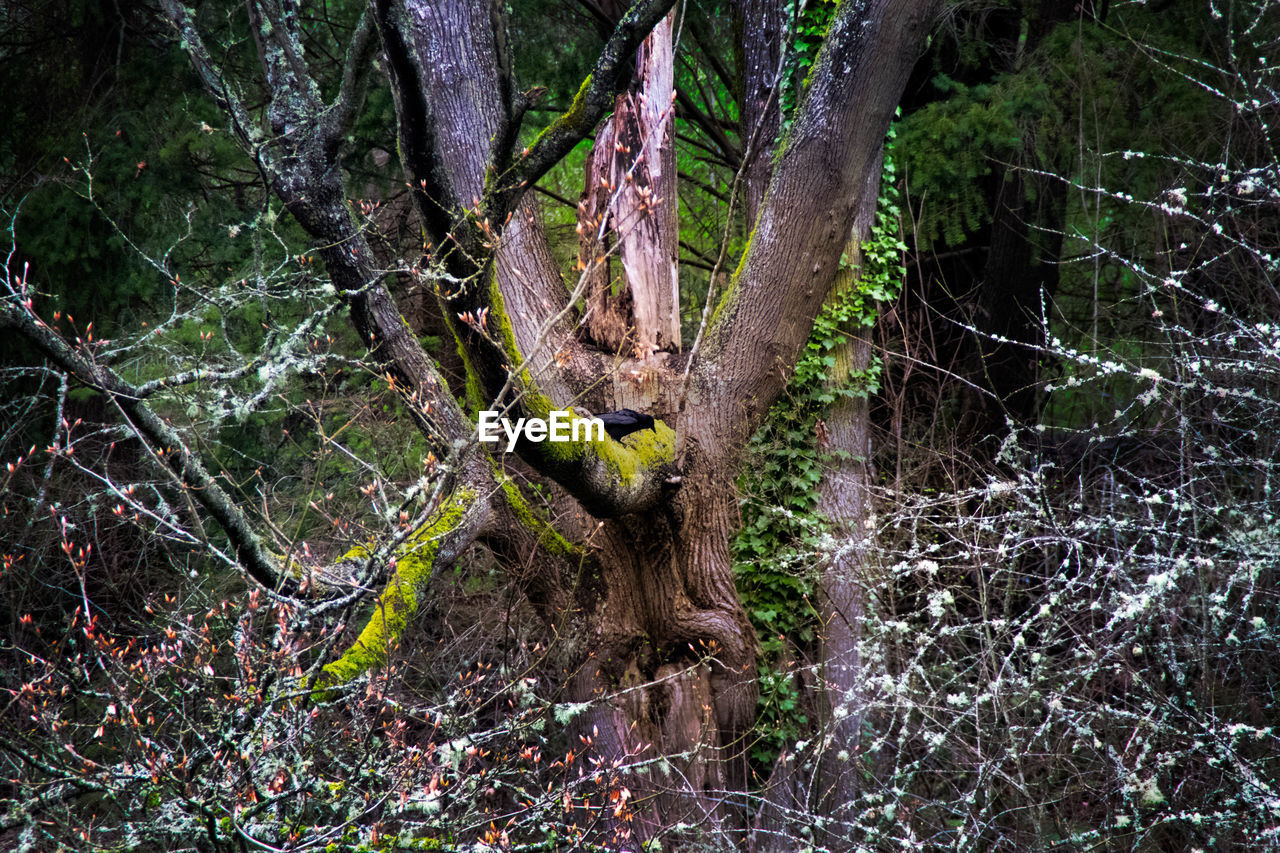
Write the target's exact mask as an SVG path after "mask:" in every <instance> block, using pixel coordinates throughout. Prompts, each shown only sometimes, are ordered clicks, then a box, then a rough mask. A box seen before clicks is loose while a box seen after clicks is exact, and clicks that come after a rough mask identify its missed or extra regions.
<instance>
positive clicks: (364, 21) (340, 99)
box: [329, 8, 378, 137]
mask: <svg viewBox="0 0 1280 853" xmlns="http://www.w3.org/2000/svg"><path fill="white" fill-rule="evenodd" d="M377 48H378V31H377V28H376V27H375V26H374V21H373V14H372V13H371V12H370V11H369V9H368V8H365V10H364V11H363V12H361V13H360V21H359V22H358V23H357V24H356V29H355V32H354V33H352V34H351V43H350V44H349V45H347V56H346V61H345V63H344V64H343V67H342V84H341V86H340V87H339V88H338V95H337V97H336V98H335V99H334V101H333V104H331V105H330V107H329V109H330V124H331V132H332V133H333V134H334V135H335V136H338V137H341V136H343V135H345V134H346V132H347V131H348V130H350V128H351V124H352V122H354V121H355V116H356V113H357V112H358V111H359V110H360V104H361V103H362V102H363V100H364V94H365V90H366V89H367V88H368V85H369V78H370V76H371V75H372V72H373V56H374V52H375V51H376V50H377Z"/></svg>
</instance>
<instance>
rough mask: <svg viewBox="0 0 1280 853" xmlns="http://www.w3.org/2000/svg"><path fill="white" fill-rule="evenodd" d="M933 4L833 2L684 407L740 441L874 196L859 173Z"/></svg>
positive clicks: (883, 127)
mask: <svg viewBox="0 0 1280 853" xmlns="http://www.w3.org/2000/svg"><path fill="white" fill-rule="evenodd" d="M937 8H938V2H937V0H873V2H869V3H865V4H859V3H846V4H843V5H841V6H840V7H839V10H838V11H837V13H836V17H835V20H834V21H833V22H832V25H831V29H830V31H829V33H828V35H827V39H826V42H825V43H824V45H823V48H822V50H821V52H820V53H819V55H818V59H817V61H816V63H815V68H814V71H813V73H812V75H811V78H810V83H809V87H808V89H807V91H806V93H805V97H804V101H803V103H802V104H801V106H800V110H799V112H798V114H797V116H796V120H795V123H794V125H793V127H792V129H791V132H790V133H789V135H788V137H787V141H786V148H785V149H784V151H783V153H782V156H781V158H780V159H779V162H778V164H777V166H776V167H775V168H774V173H773V176H772V179H771V181H770V184H769V193H768V196H767V197H766V199H765V204H764V207H763V208H762V210H761V212H760V215H759V221H758V222H757V224H756V227H755V229H754V231H753V233H752V238H751V242H750V245H749V247H748V249H747V252H746V255H745V256H744V257H743V260H742V263H741V264H740V266H739V268H738V270H737V272H736V273H735V275H734V278H733V281H732V283H731V285H730V288H729V290H728V292H727V293H726V294H725V295H724V296H723V297H722V299H721V300H720V303H719V305H718V306H717V308H716V312H715V314H714V315H713V316H712V318H711V325H710V328H709V331H708V335H707V340H706V342H705V346H704V348H703V350H702V352H701V353H700V354H699V356H700V359H701V360H700V363H699V365H698V367H697V370H696V380H695V382H694V385H695V386H697V387H696V389H693V388H691V400H690V402H691V403H692V404H694V405H696V406H702V407H708V406H710V407H713V408H714V409H715V410H716V411H721V412H732V413H734V415H733V416H728V415H726V416H725V417H726V418H729V417H732V420H726V421H724V422H722V423H718V424H716V425H714V426H711V427H710V428H711V429H713V430H719V431H725V430H729V431H732V432H734V433H735V438H736V439H737V440H739V441H742V440H745V437H746V436H748V435H750V434H751V432H753V431H754V430H755V428H756V426H757V425H758V424H759V422H760V419H761V418H762V417H763V416H764V414H765V412H767V410H768V407H769V405H770V404H771V403H772V402H773V400H774V399H776V398H777V395H778V394H779V393H781V390H782V388H783V387H784V386H785V383H786V379H787V376H788V374H789V372H790V370H791V368H792V366H793V365H794V364H795V360H796V358H797V356H798V354H799V352H800V348H801V347H802V346H803V345H804V342H805V341H806V340H807V338H808V335H809V331H810V329H811V328H812V326H813V320H814V317H815V316H816V315H817V312H818V311H819V309H820V308H821V306H822V302H823V300H824V299H825V298H826V295H827V291H828V289H829V288H830V287H831V284H832V282H833V281H834V280H835V274H836V271H837V268H838V264H839V260H840V255H841V252H842V251H843V250H844V247H845V245H846V243H847V240H848V238H849V230H850V228H851V226H852V223H853V219H854V211H855V210H856V209H857V208H858V206H859V204H860V203H861V201H862V200H863V196H864V195H865V194H866V193H867V192H875V189H874V187H875V184H874V183H869V182H868V180H867V177H868V175H871V174H873V172H874V170H875V169H877V168H878V158H879V156H880V151H881V149H882V147H883V140H884V135H885V133H886V132H887V131H888V127H889V121H890V119H891V118H892V116H893V110H894V107H895V106H896V105H897V103H898V99H899V98H900V97H901V93H902V89H903V86H904V85H905V80H906V78H907V76H908V74H909V72H910V70H911V67H912V65H913V64H914V62H915V59H916V57H917V56H918V54H919V52H920V49H921V48H922V46H923V37H924V33H925V31H926V29H927V28H928V26H929V25H931V23H932V21H933V19H934V16H935V14H936V10H937ZM868 186H870V187H871V189H868Z"/></svg>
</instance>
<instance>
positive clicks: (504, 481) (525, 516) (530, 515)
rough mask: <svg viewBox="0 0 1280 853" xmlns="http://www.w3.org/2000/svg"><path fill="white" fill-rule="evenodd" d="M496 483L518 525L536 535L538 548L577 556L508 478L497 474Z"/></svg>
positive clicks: (567, 541)
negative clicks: (500, 488) (499, 486)
mask: <svg viewBox="0 0 1280 853" xmlns="http://www.w3.org/2000/svg"><path fill="white" fill-rule="evenodd" d="M498 483H499V484H500V485H501V486H502V491H503V493H504V494H505V495H506V496H507V503H508V504H509V505H510V506H511V509H512V511H513V512H514V513H515V514H516V518H518V519H520V523H521V524H523V525H524V526H525V527H527V528H528V529H529V530H532V531H533V532H534V533H536V534H538V545H539V547H541V548H543V549H544V550H546V551H547V552H549V553H552V554H559V555H560V556H563V557H572V556H575V555H576V554H577V549H576V548H574V547H573V545H572V544H570V543H569V540H567V539H565V538H564V537H563V536H561V535H560V533H559V532H558V531H557V530H556V529H555V528H554V527H552V526H551V525H550V524H549V523H547V521H546V520H544V519H543V518H541V517H540V516H539V515H538V513H537V512H535V511H534V509H533V507H531V506H529V502H528V501H526V500H525V499H524V495H522V494H520V489H519V488H518V487H517V486H516V484H515V483H514V482H513V481H512V480H511V478H510V477H508V476H506V475H503V474H499V475H498Z"/></svg>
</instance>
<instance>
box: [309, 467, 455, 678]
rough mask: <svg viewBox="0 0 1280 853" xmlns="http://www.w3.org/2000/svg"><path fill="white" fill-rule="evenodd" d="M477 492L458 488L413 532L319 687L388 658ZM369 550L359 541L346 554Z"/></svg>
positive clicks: (358, 554)
mask: <svg viewBox="0 0 1280 853" xmlns="http://www.w3.org/2000/svg"><path fill="white" fill-rule="evenodd" d="M475 497H476V493H475V491H474V490H472V489H463V490H461V491H459V492H458V493H457V494H455V495H453V496H452V497H450V498H449V500H448V501H446V502H445V503H444V505H443V506H441V507H440V509H439V510H438V511H437V512H436V514H435V515H434V516H433V517H432V520H431V521H429V522H427V523H426V524H424V525H423V526H422V527H420V528H419V529H418V530H416V531H414V533H413V535H412V536H411V537H410V538H409V540H408V541H407V542H405V543H404V545H403V546H402V547H401V548H400V550H399V552H398V553H397V555H396V570H395V573H394V574H393V575H392V576H391V580H390V581H388V582H387V586H386V588H385V589H383V591H382V595H381V596H380V597H379V599H378V603H377V605H375V607H374V610H373V615H372V616H370V617H369V622H368V623H367V624H366V625H365V626H364V630H363V631H361V632H360V636H359V638H358V639H357V640H356V641H355V643H353V644H352V645H351V648H349V649H347V651H346V652H345V653H343V655H342V657H340V658H338V659H337V660H336V661H334V662H333V663H331V664H329V665H328V666H326V667H325V668H324V671H323V673H322V674H321V676H320V678H319V679H318V683H317V687H318V688H321V689H322V688H325V687H332V686H334V685H338V684H345V683H346V682H348V681H350V680H351V679H353V678H355V677H356V676H358V675H360V674H361V673H363V672H365V671H367V670H369V669H370V668H372V667H375V666H378V665H380V664H382V663H385V662H386V660H387V652H388V651H389V649H390V648H391V646H392V645H393V644H395V642H396V641H397V640H399V638H400V636H401V634H403V633H404V629H405V627H406V626H407V625H408V624H409V619H410V618H411V617H412V616H413V614H414V613H416V612H417V609H418V595H419V594H420V593H421V591H422V590H423V589H424V588H425V587H426V585H427V581H429V580H430V579H431V572H432V570H433V569H434V568H435V557H436V552H437V551H439V550H440V537H441V536H444V535H445V534H446V533H448V532H449V531H451V530H453V529H454V528H456V527H457V526H458V524H459V522H460V521H461V520H462V516H463V514H464V513H465V512H466V510H467V507H468V506H469V505H470V504H471V502H472V501H474V500H475ZM367 555H368V550H367V549H366V548H365V547H364V546H357V547H355V548H353V549H351V550H350V551H349V552H347V555H346V556H347V557H349V558H353V559H359V558H361V557H364V556H367Z"/></svg>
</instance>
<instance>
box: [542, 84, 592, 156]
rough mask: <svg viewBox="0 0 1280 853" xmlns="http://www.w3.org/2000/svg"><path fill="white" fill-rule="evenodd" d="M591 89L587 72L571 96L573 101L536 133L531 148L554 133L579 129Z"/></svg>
mask: <svg viewBox="0 0 1280 853" xmlns="http://www.w3.org/2000/svg"><path fill="white" fill-rule="evenodd" d="M590 90H591V75H590V74H588V75H587V77H586V79H585V80H583V81H582V85H581V86H579V87H578V93H577V94H576V95H574V96H573V103H571V104H570V105H569V109H567V110H565V111H564V112H563V113H561V114H560V116H559V117H558V118H556V120H555V121H553V122H551V124H550V125H548V126H547V128H546V130H544V131H542V133H539V134H538V137H537V139H535V140H534V141H533V145H531V146H529V147H530V148H533V147H535V146H537V145H538V144H539V143H541V142H542V140H543V139H546V138H548V137H550V136H552V135H554V134H558V133H566V132H568V133H572V132H575V131H576V130H578V129H579V125H581V124H582V121H583V115H582V114H583V113H584V112H586V109H587V93H588V92H589V91H590Z"/></svg>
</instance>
